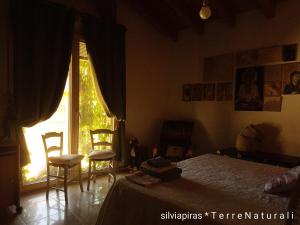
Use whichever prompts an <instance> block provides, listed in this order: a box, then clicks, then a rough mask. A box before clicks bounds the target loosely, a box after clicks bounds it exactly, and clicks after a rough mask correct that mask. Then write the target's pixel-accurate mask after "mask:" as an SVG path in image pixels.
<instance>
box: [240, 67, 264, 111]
mask: <svg viewBox="0 0 300 225" xmlns="http://www.w3.org/2000/svg"><path fill="white" fill-rule="evenodd" d="M235 84H236V87H235V110H238V111H262V110H263V103H264V99H263V94H264V93H263V91H264V67H248V68H242V69H237V71H236V82H235Z"/></svg>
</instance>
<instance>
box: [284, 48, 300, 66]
mask: <svg viewBox="0 0 300 225" xmlns="http://www.w3.org/2000/svg"><path fill="white" fill-rule="evenodd" d="M297 51H298V45H297V44H291V45H284V46H283V47H282V61H284V62H287V61H295V60H297Z"/></svg>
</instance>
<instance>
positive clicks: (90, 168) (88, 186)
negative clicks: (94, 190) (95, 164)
mask: <svg viewBox="0 0 300 225" xmlns="http://www.w3.org/2000/svg"><path fill="white" fill-rule="evenodd" d="M91 163H92V162H91V160H89V171H88V184H87V190H88V191H89V190H90V178H91V170H92V165H91Z"/></svg>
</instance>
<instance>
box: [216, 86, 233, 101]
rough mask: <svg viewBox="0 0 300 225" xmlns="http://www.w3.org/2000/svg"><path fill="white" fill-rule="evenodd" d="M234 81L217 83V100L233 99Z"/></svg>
mask: <svg viewBox="0 0 300 225" xmlns="http://www.w3.org/2000/svg"><path fill="white" fill-rule="evenodd" d="M232 91H233V90H232V82H224V83H217V84H216V100H217V101H231V100H232Z"/></svg>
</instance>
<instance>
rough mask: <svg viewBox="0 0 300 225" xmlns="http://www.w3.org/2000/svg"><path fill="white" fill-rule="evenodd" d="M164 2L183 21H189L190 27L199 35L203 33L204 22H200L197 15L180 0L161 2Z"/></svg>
mask: <svg viewBox="0 0 300 225" xmlns="http://www.w3.org/2000/svg"><path fill="white" fill-rule="evenodd" d="M163 1H164V2H166V3H167V4H168V5H169V6H170V7H171V8H172V9H173V10H174V11H176V13H177V14H178V15H179V16H180V17H183V18H185V20H187V21H190V23H191V24H192V27H193V28H194V29H195V30H196V31H197V33H199V34H203V33H204V22H203V21H201V19H200V18H199V16H198V15H196V14H195V13H193V10H192V9H191V8H189V7H188V5H187V4H186V3H185V2H184V1H182V0H163Z"/></svg>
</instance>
